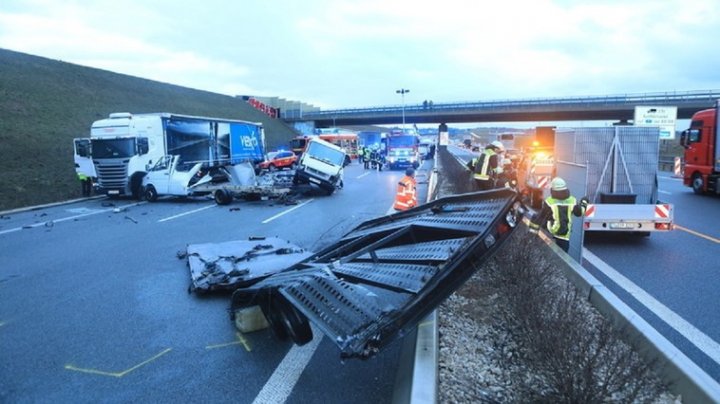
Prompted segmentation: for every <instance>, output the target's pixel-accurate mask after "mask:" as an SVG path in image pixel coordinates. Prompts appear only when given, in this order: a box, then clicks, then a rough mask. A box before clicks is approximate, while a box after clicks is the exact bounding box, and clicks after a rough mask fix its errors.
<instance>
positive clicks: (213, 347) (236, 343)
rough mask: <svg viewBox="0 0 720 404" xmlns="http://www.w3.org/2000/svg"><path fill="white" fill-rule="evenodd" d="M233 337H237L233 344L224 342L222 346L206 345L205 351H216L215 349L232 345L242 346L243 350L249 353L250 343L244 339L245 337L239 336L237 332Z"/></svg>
mask: <svg viewBox="0 0 720 404" xmlns="http://www.w3.org/2000/svg"><path fill="white" fill-rule="evenodd" d="M235 336H236V337H237V339H238V340H237V341H233V342H226V343H224V344H214V345H208V346H206V347H205V349H216V348H225V347H226V346H232V345H242V346H244V347H245V350H246V351H248V352H251V351H252V349H251V348H250V343H248V341H247V340H246V339H245V337H244V336H243V335H242V334H240V333H239V332H236V333H235Z"/></svg>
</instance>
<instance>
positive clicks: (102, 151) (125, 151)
mask: <svg viewBox="0 0 720 404" xmlns="http://www.w3.org/2000/svg"><path fill="white" fill-rule="evenodd" d="M134 155H135V138H124V139H93V140H92V157H93V158H94V159H109V158H125V157H131V156H134Z"/></svg>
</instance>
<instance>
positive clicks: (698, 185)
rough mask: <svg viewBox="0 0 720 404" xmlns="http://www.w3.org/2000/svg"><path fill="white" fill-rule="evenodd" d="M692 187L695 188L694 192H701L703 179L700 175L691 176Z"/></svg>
mask: <svg viewBox="0 0 720 404" xmlns="http://www.w3.org/2000/svg"><path fill="white" fill-rule="evenodd" d="M693 189H694V190H695V192H702V189H703V180H702V177H701V176H699V175H696V176H695V177H694V178H693Z"/></svg>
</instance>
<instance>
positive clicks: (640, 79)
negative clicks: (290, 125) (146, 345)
mask: <svg viewBox="0 0 720 404" xmlns="http://www.w3.org/2000/svg"><path fill="white" fill-rule="evenodd" d="M718 38H720V2H719V1H718V0H633V1H628V0H617V1H616V0H595V1H572V0H528V1H513V0H504V1H497V0H495V1H481V0H467V1H464V0H443V1H436V2H420V1H416V0H364V1H360V0H358V1H346V0H298V1H289V0H275V1H255V0H243V1H226V0H222V1H220V0H204V1H176V0H142V1H140V0H126V1H118V0H112V1H105V0H92V1H75V0H63V1H56V0H26V1H20V0H3V1H2V3H0V48H5V49H10V50H15V51H20V52H25V53H29V54H33V55H39V56H44V57H48V58H53V59H59V60H63V61H66V62H71V63H76V64H80V65H85V66H92V67H97V68H102V69H107V70H111V71H114V72H119V73H125V74H129V75H133V76H138V77H143V78H147V79H152V80H158V81H163V82H167V83H172V84H177V85H181V86H186V87H191V88H197V89H202V90H207V91H212V92H217V93H222V94H227V95H239V94H247V95H261V96H280V97H284V98H288V99H291V100H300V101H305V102H309V103H311V104H314V105H316V106H320V107H322V108H325V109H328V108H346V107H347V108H350V107H368V106H377V105H399V104H400V103H401V96H400V95H398V94H397V93H396V90H398V89H401V88H405V89H410V92H409V93H408V94H406V95H405V102H406V103H422V102H423V100H432V101H433V102H435V103H442V102H455V101H478V100H498V99H516V98H543V97H560V96H575V95H577V96H582V95H605V94H624V93H646V92H665V91H694V90H711V89H719V88H720V68H719V67H720V52H718V51H719V50H720V46H719V45H718ZM0 68H1V66H0Z"/></svg>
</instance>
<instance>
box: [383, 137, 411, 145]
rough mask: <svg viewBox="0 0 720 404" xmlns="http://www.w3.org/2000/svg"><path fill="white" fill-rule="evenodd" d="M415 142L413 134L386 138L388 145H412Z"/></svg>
mask: <svg viewBox="0 0 720 404" xmlns="http://www.w3.org/2000/svg"><path fill="white" fill-rule="evenodd" d="M416 144H417V138H416V137H415V136H392V137H389V138H388V145H390V147H413V146H415V145H416Z"/></svg>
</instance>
